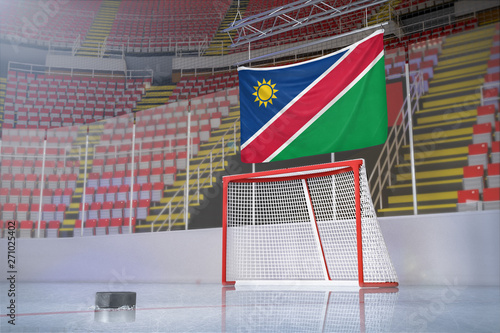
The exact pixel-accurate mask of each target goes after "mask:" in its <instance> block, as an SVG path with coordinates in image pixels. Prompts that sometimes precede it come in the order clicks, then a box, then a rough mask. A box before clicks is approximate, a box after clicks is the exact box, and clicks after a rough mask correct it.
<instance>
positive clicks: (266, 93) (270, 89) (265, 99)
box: [252, 79, 278, 108]
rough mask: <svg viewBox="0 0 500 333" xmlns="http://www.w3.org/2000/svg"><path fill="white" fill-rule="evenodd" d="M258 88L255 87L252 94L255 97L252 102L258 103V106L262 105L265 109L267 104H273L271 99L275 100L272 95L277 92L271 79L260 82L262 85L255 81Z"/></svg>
mask: <svg viewBox="0 0 500 333" xmlns="http://www.w3.org/2000/svg"><path fill="white" fill-rule="evenodd" d="M257 84H258V86H257V87H255V86H254V88H255V92H254V93H253V94H252V95H254V96H255V101H254V102H257V101H258V102H259V106H261V105H262V104H264V106H265V107H266V108H267V103H270V104H273V98H277V97H276V96H275V95H274V93H275V92H277V91H278V90H277V89H274V86H276V83H275V84H272V83H271V79H269V81H267V82H266V80H265V79H263V80H262V83H260V82H259V81H257Z"/></svg>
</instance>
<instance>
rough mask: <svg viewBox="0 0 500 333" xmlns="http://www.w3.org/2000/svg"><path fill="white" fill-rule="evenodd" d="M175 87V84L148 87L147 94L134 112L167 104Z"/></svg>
mask: <svg viewBox="0 0 500 333" xmlns="http://www.w3.org/2000/svg"><path fill="white" fill-rule="evenodd" d="M175 87H176V86H175V85H164V86H151V87H150V88H147V89H146V94H145V95H144V96H142V99H141V100H140V101H139V102H138V103H137V105H136V106H135V108H134V110H133V112H137V111H142V110H146V109H151V108H154V107H157V106H161V105H164V104H167V103H168V102H169V98H170V95H172V91H173V90H174V89H175Z"/></svg>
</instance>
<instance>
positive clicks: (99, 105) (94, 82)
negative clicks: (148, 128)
mask: <svg viewBox="0 0 500 333" xmlns="http://www.w3.org/2000/svg"><path fill="white" fill-rule="evenodd" d="M149 83H151V81H150V80H148V79H132V80H124V79H109V78H91V77H79V76H65V75H44V74H38V75H35V74H30V73H25V72H20V71H9V73H8V81H7V91H6V97H5V111H4V112H5V116H4V126H6V127H8V128H13V127H16V128H51V127H61V126H64V127H66V126H71V125H73V124H83V123H88V122H93V121H98V120H101V119H104V118H109V117H114V116H119V115H123V114H126V113H130V112H132V110H133V109H134V107H135V105H136V104H137V102H138V101H140V100H141V98H142V95H143V94H144V91H145V84H149Z"/></svg>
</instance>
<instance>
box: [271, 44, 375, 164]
mask: <svg viewBox="0 0 500 333" xmlns="http://www.w3.org/2000/svg"><path fill="white" fill-rule="evenodd" d="M383 56H384V50H382V51H381V52H380V53H379V55H378V56H377V57H376V58H375V59H374V60H373V61H372V62H371V63H370V64H369V65H368V66H367V67H366V68H365V69H364V70H363V71H362V72H361V74H359V75H358V77H356V78H355V79H354V80H353V81H352V82H351V83H349V85H348V86H347V87H345V88H344V90H342V91H341V92H340V93H339V94H338V95H337V96H336V97H335V98H334V99H332V101H331V102H330V103H328V104H327V105H326V106H325V107H324V108H323V109H321V111H319V112H318V113H317V114H315V115H314V117H312V118H311V119H310V120H309V121H308V122H307V123H306V124H305V125H304V126H302V128H301V129H300V130H298V131H297V132H295V133H294V134H293V135H292V136H291V137H290V139H288V140H287V141H286V142H285V143H284V144H282V145H281V147H279V148H278V149H276V150H275V151H274V153H272V154H271V155H269V156H268V157H267V158H266V159H265V160H264V162H270V161H271V160H272V159H273V158H274V157H276V156H277V155H278V154H279V153H281V152H282V151H283V149H285V148H286V147H287V146H288V145H289V144H290V143H292V142H293V141H294V140H295V139H296V138H297V137H298V136H299V135H301V134H302V133H303V132H304V131H305V130H306V129H307V128H308V127H309V126H311V124H312V123H314V122H315V121H316V120H317V119H318V118H319V117H321V116H322V115H323V114H324V113H325V112H326V111H327V110H328V109H329V108H330V107H332V105H333V104H335V103H336V102H337V101H338V100H339V99H341V98H342V96H344V95H345V94H346V93H347V92H348V91H349V90H351V88H352V87H354V85H355V84H356V83H358V82H359V80H361V79H362V78H363V77H364V76H365V75H366V73H368V72H369V71H370V70H371V69H372V68H373V66H375V64H376V63H377V62H378V61H379V60H380V59H381V58H382V57H383Z"/></svg>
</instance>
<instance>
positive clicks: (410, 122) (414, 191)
mask: <svg viewBox="0 0 500 333" xmlns="http://www.w3.org/2000/svg"><path fill="white" fill-rule="evenodd" d="M405 75H406V100H407V104H406V106H407V113H408V137H409V140H410V165H411V189H412V195H413V215H417V214H418V209H417V184H416V177H415V152H414V149H413V120H412V113H411V93H410V71H409V70H408V63H405Z"/></svg>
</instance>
